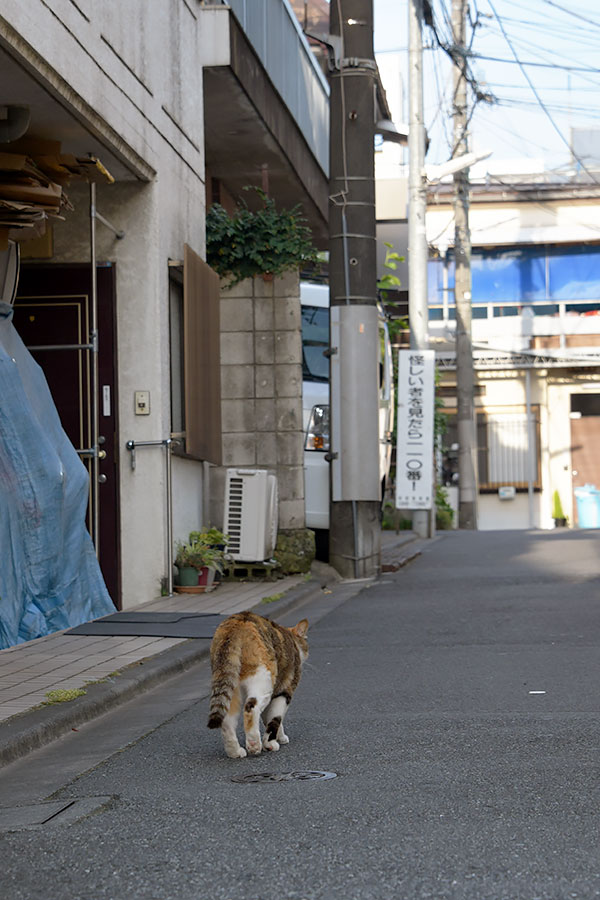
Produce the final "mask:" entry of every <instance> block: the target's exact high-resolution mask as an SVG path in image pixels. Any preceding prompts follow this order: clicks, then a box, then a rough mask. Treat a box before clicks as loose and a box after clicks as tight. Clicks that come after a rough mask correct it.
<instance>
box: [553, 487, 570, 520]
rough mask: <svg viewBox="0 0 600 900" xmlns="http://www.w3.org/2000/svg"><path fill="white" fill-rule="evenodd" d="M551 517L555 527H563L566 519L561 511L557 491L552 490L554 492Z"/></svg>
mask: <svg viewBox="0 0 600 900" xmlns="http://www.w3.org/2000/svg"><path fill="white" fill-rule="evenodd" d="M552 518H553V519H554V526H555V527H556V528H564V527H565V526H566V524H567V521H568V520H567V517H566V516H565V514H564V512H563V508H562V503H561V502H560V494H559V493H558V491H554V494H553V495H552Z"/></svg>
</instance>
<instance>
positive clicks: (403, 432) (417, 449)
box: [396, 350, 435, 509]
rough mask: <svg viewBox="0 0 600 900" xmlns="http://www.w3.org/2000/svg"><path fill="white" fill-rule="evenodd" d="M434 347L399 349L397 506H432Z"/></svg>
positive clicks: (408, 507) (428, 507)
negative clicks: (427, 348)
mask: <svg viewBox="0 0 600 900" xmlns="http://www.w3.org/2000/svg"><path fill="white" fill-rule="evenodd" d="M434 381H435V351H434V350H400V351H399V352H398V428H397V435H398V438H397V445H396V508H397V509H431V506H432V500H433V402H434V401H433V395H434Z"/></svg>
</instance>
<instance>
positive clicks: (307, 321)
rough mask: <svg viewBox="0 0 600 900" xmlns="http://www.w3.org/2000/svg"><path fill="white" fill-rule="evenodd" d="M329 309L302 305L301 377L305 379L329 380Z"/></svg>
mask: <svg viewBox="0 0 600 900" xmlns="http://www.w3.org/2000/svg"><path fill="white" fill-rule="evenodd" d="M328 349H329V310H328V309H327V308H326V307H323V306H304V305H303V306H302V377H303V378H304V380H305V381H329V360H328V359H327V357H326V356H323V350H328Z"/></svg>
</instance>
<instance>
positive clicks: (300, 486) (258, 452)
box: [210, 272, 305, 531]
mask: <svg viewBox="0 0 600 900" xmlns="http://www.w3.org/2000/svg"><path fill="white" fill-rule="evenodd" d="M221 398H222V416H223V418H222V425H223V466H222V467H218V468H213V469H211V490H210V493H211V521H212V523H214V524H217V525H219V526H222V524H223V515H224V492H225V470H226V468H229V467H245V468H257V469H269V470H270V471H272V472H274V473H275V474H276V475H277V481H278V487H279V530H280V531H281V530H295V529H301V528H304V524H305V517H304V468H303V452H304V432H303V428H302V322H301V311H300V281H299V276H298V273H297V272H288V273H286V274H285V275H282V276H280V277H278V278H274V279H273V280H272V281H264V280H263V279H262V278H261V277H256V278H253V279H247V280H246V281H243V282H241V283H240V284H238V285H236V286H235V287H233V288H231V289H228V288H226V287H225V286H223V288H222V290H221Z"/></svg>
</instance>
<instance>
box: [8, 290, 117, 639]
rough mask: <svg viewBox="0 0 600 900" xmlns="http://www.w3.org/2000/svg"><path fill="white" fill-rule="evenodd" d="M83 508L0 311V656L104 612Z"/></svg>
mask: <svg viewBox="0 0 600 900" xmlns="http://www.w3.org/2000/svg"><path fill="white" fill-rule="evenodd" d="M87 502H88V474H87V470H86V468H85V466H84V465H83V463H82V462H81V460H80V459H79V456H78V455H77V453H76V451H75V449H74V447H73V445H72V444H71V442H70V441H69V439H68V437H67V435H66V434H65V432H64V431H63V428H62V426H61V424H60V419H59V417H58V413H57V411H56V407H55V406H54V402H53V400H52V396H51V394H50V390H49V388H48V384H47V382H46V379H45V377H44V374H43V372H42V370H41V368H40V366H39V365H38V364H37V363H36V362H35V360H34V359H33V357H32V356H31V354H30V353H29V351H28V350H27V349H26V347H25V345H24V344H23V342H22V340H21V339H20V337H19V335H18V334H17V332H16V330H15V327H14V325H13V324H12V307H11V306H10V305H9V304H8V303H2V302H0V649H3V648H6V647H10V646H12V645H13V644H19V643H22V642H23V641H29V640H32V639H33V638H37V637H42V636H43V635H46V634H51V633H52V632H54V631H59V630H61V629H64V628H70V627H72V626H74V625H80V624H81V623H83V622H88V621H89V620H90V619H95V618H98V617H99V616H103V615H107V614H109V613H111V612H114V610H115V607H114V605H113V603H112V600H111V599H110V597H109V594H108V591H107V590H106V586H105V584H104V580H103V578H102V574H101V572H100V567H99V565H98V561H97V559H96V555H95V552H94V547H93V544H92V541H91V538H90V536H89V533H88V531H87V529H86V526H85V515H86V508H87Z"/></svg>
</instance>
